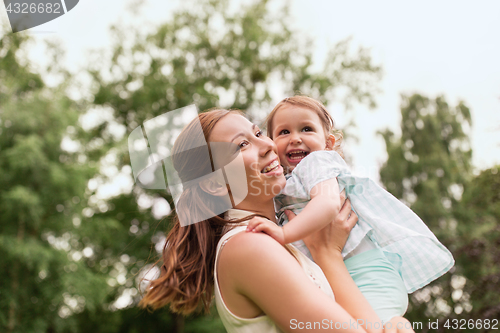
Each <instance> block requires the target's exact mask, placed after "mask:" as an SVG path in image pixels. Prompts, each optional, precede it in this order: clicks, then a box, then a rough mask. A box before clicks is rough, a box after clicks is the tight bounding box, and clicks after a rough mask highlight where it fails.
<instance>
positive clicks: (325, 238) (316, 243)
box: [285, 190, 358, 262]
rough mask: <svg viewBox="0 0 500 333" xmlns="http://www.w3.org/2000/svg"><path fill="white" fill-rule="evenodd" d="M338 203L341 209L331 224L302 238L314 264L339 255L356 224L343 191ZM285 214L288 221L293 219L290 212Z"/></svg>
mask: <svg viewBox="0 0 500 333" xmlns="http://www.w3.org/2000/svg"><path fill="white" fill-rule="evenodd" d="M340 201H341V202H343V205H342V208H341V209H340V212H339V214H338V215H337V216H336V217H335V219H334V220H333V221H332V223H330V224H329V225H327V226H326V227H325V228H323V229H321V230H319V231H317V232H315V233H314V234H312V235H310V236H308V237H306V238H304V243H305V244H306V246H307V248H308V249H309V251H310V252H311V255H312V256H313V258H314V260H315V261H316V262H317V261H318V260H319V259H320V257H322V256H323V255H327V256H329V255H332V253H333V254H334V255H335V254H338V255H341V253H342V249H343V248H344V245H345V242H346V241H347V237H349V233H350V232H351V229H352V228H353V227H354V225H355V224H356V222H358V216H357V215H356V214H355V213H354V212H353V211H352V209H351V202H350V201H349V199H347V200H346V198H345V190H344V191H342V192H341V193H340ZM285 214H287V217H288V219H289V220H291V219H293V218H294V217H295V214H294V213H292V212H291V211H285Z"/></svg>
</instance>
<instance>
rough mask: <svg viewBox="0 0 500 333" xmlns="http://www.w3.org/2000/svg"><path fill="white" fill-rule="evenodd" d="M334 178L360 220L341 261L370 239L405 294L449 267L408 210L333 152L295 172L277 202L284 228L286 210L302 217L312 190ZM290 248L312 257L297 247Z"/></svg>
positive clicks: (445, 254)
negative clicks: (395, 272) (397, 274)
mask: <svg viewBox="0 0 500 333" xmlns="http://www.w3.org/2000/svg"><path fill="white" fill-rule="evenodd" d="M332 178H337V181H338V183H339V187H340V191H342V190H343V189H345V190H346V194H347V197H349V199H350V201H351V204H352V207H353V210H354V211H355V212H356V214H357V215H358V223H357V224H356V225H355V226H354V228H353V229H352V231H351V233H350V235H349V238H348V239H347V242H346V244H345V247H344V250H343V252H342V254H343V255H344V257H345V256H346V255H348V254H349V253H350V252H352V251H353V249H355V248H356V247H357V246H358V245H359V244H360V243H361V241H362V239H363V238H365V236H368V237H369V238H370V239H371V240H372V241H373V242H374V243H376V244H377V246H378V247H380V248H381V249H382V250H383V251H384V253H385V255H386V256H387V259H388V260H389V261H390V262H391V263H392V264H393V265H394V266H395V267H396V268H398V269H399V271H400V273H401V277H402V278H403V281H404V283H405V286H406V289H407V291H408V292H409V293H411V292H414V291H415V290H417V289H420V288H422V287H423V286H425V285H427V284H428V283H429V282H431V281H433V280H435V279H437V278H438V277H440V276H441V275H443V274H445V273H446V272H447V271H448V270H449V269H450V268H451V267H453V265H454V260H453V256H452V255H451V253H450V251H448V249H446V247H444V245H443V244H441V243H440V242H439V240H438V239H437V238H436V236H435V235H434V234H433V233H432V232H431V231H430V230H429V228H428V227H427V226H426V225H425V223H424V222H423V221H422V220H421V219H420V218H419V217H418V216H417V215H416V214H415V213H414V212H413V211H412V210H411V209H410V208H408V207H407V206H406V205H405V204H403V203H402V202H400V201H399V200H398V199H397V198H395V197H394V196H392V195H391V194H390V193H389V192H387V191H386V190H384V189H383V188H382V187H380V186H379V185H377V184H376V183H375V182H374V181H372V180H371V179H369V178H366V177H358V176H355V175H352V174H351V172H350V170H349V167H348V166H347V164H346V163H345V161H344V159H343V158H342V157H341V156H340V155H339V154H338V153H337V152H335V151H326V150H324V151H316V152H313V153H310V154H309V155H308V156H306V157H305V158H304V159H303V160H302V161H301V162H300V163H299V164H298V165H297V166H296V167H295V169H294V170H293V171H292V173H291V175H289V177H288V178H287V183H286V186H285V188H284V189H283V190H282V191H281V193H280V195H278V196H277V197H276V199H275V203H276V209H277V211H278V213H277V216H278V221H279V224H281V225H284V224H286V223H287V222H288V221H287V219H286V215H285V214H284V211H285V209H290V210H292V211H294V213H296V214H298V213H300V212H301V211H302V209H303V208H304V207H305V206H306V205H307V203H308V202H309V200H310V199H311V197H310V194H309V193H310V192H311V190H312V188H313V187H314V186H315V185H316V184H318V183H320V182H322V181H325V180H328V179H332ZM294 245H295V246H296V247H298V248H299V250H301V251H302V252H304V253H306V254H307V255H310V254H309V251H308V250H307V248H306V247H305V245H304V244H303V243H302V242H301V241H299V242H296V243H294Z"/></svg>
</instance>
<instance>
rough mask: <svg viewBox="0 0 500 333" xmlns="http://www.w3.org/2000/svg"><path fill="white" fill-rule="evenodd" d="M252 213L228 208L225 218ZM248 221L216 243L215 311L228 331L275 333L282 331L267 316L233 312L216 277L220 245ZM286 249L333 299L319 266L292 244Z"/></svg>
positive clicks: (235, 217)
mask: <svg viewBox="0 0 500 333" xmlns="http://www.w3.org/2000/svg"><path fill="white" fill-rule="evenodd" d="M251 214H252V213H250V212H247V211H244V210H238V209H230V210H229V211H228V212H227V213H226V219H228V220H232V219H241V218H244V217H246V216H248V215H251ZM247 224H248V221H244V222H242V223H240V224H238V226H237V227H234V228H233V229H231V230H230V231H228V232H226V233H225V234H224V236H222V238H221V239H220V241H219V243H218V244H217V252H216V256H215V268H214V280H215V284H214V285H215V305H216V307H217V311H218V313H219V316H220V318H221V320H222V323H223V324H224V327H225V328H226V330H227V332H228V333H275V332H276V333H277V332H282V331H281V330H280V329H279V328H278V326H276V324H275V323H274V322H273V321H272V320H271V318H269V317H268V316H267V315H263V316H259V317H255V318H242V317H238V316H237V315H235V314H233V313H232V312H231V311H230V310H229V309H228V308H227V306H226V304H225V303H224V300H223V299H222V295H221V292H220V289H219V282H218V279H217V263H218V259H219V254H220V251H221V250H222V247H223V246H224V245H225V244H226V242H227V241H228V240H229V239H230V238H231V237H233V236H234V235H236V234H238V233H240V232H244V231H245V230H246V226H247ZM285 247H286V248H287V250H288V251H289V252H290V253H291V254H292V255H293V256H294V257H295V259H297V261H298V262H299V264H300V266H301V267H302V269H303V270H304V272H305V273H306V274H307V276H308V277H309V278H310V279H311V281H312V282H313V283H314V284H316V285H317V286H318V287H319V288H320V289H321V290H322V291H323V292H324V293H325V294H326V295H328V296H330V297H331V298H332V299H335V298H334V296H333V292H332V288H331V287H330V284H329V283H328V280H327V279H326V277H325V275H324V274H323V271H322V270H321V268H319V266H318V265H316V264H315V263H314V262H312V261H311V260H310V259H309V258H307V257H306V256H305V255H304V254H302V253H301V252H300V251H299V250H297V249H296V248H295V247H294V246H293V245H289V244H287V245H285Z"/></svg>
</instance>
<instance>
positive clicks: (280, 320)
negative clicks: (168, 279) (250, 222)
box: [218, 233, 366, 332]
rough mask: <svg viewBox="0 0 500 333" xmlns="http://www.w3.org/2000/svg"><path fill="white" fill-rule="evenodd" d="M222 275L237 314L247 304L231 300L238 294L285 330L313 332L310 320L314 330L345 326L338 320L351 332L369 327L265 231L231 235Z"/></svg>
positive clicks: (222, 258) (221, 265) (222, 257)
mask: <svg viewBox="0 0 500 333" xmlns="http://www.w3.org/2000/svg"><path fill="white" fill-rule="evenodd" d="M340 265H341V266H344V263H343V262H341V261H337V262H335V263H334V264H333V265H332V266H333V267H334V266H340ZM337 269H338V268H337ZM338 270H340V269H338ZM218 276H219V283H220V285H221V290H222V293H223V295H222V296H223V298H224V300H225V302H226V305H227V306H228V307H229V308H230V309H231V310H232V312H234V313H235V314H237V315H238V310H240V312H239V313H241V311H244V310H241V308H240V309H238V304H241V303H238V301H235V302H233V303H231V302H230V300H234V297H233V296H234V295H235V294H237V295H241V296H243V297H244V298H245V299H246V300H247V301H249V303H250V304H255V306H256V307H257V308H258V309H261V310H262V311H263V312H264V313H266V314H267V315H268V316H269V317H270V318H271V319H272V320H273V321H274V322H275V323H276V324H277V325H278V326H279V327H280V328H281V329H282V330H283V331H284V332H301V331H308V332H311V330H310V329H309V330H307V329H306V328H307V327H308V326H307V325H308V323H309V325H312V326H309V328H311V327H312V328H314V329H315V330H313V332H314V331H318V332H324V331H332V332H333V331H339V330H338V329H336V328H335V325H337V328H339V327H340V326H342V325H343V326H344V329H340V330H341V331H345V332H366V331H365V330H364V329H363V327H362V326H361V324H360V325H357V323H356V319H354V318H353V317H352V316H351V315H350V314H349V313H348V312H347V311H346V310H344V309H343V307H342V306H341V305H340V304H339V303H336V302H335V301H334V300H333V299H331V298H329V297H328V296H327V295H326V294H325V293H323V292H322V291H321V290H320V289H319V288H318V287H317V286H316V285H315V284H314V283H312V282H311V280H310V279H309V278H308V277H307V275H306V274H305V272H304V271H303V269H302V268H301V266H300V264H299V263H298V262H297V260H296V259H295V258H294V257H293V256H292V255H290V253H289V252H288V251H287V250H286V249H285V248H284V247H283V246H281V245H280V244H278V243H277V242H276V241H274V240H273V239H272V238H270V237H268V236H267V235H264V234H262V233H240V234H238V235H236V236H234V237H233V238H231V239H230V240H229V241H228V242H227V243H226V245H225V246H224V249H223V251H222V252H221V254H220V257H219V263H218ZM344 278H345V277H342V279H344ZM349 278H350V277H349ZM222 284H225V285H224V286H223V287H224V288H222ZM225 291H226V293H225V294H224V292H225ZM232 305H233V306H232Z"/></svg>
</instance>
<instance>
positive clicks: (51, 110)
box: [0, 34, 109, 332]
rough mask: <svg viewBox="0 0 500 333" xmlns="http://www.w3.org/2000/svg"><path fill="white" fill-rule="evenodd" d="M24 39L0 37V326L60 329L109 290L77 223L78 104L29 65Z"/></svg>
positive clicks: (85, 170) (86, 172) (82, 181)
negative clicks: (23, 53) (74, 147)
mask: <svg viewBox="0 0 500 333" xmlns="http://www.w3.org/2000/svg"><path fill="white" fill-rule="evenodd" d="M26 43H27V37H26V36H25V35H23V34H5V35H3V36H2V37H1V39H0V55H1V58H0V105H1V108H0V267H1V269H2V272H3V274H2V277H1V283H0V295H1V297H0V327H1V331H2V332H46V331H47V332H61V331H63V330H67V329H69V328H71V326H72V325H74V324H75V321H74V320H63V318H65V317H68V316H69V315H70V314H72V313H74V312H79V311H82V310H83V309H95V307H96V306H97V305H98V304H100V303H101V302H102V301H103V299H104V298H105V296H106V294H107V292H108V289H109V286H108V285H107V283H106V276H105V275H103V274H101V273H99V272H95V271H93V270H92V268H91V267H90V265H89V262H90V261H91V258H92V255H91V253H90V252H91V251H92V249H91V248H90V247H88V246H86V244H85V241H82V239H81V238H80V237H79V236H78V233H77V229H76V226H77V225H78V223H79V218H78V216H79V211H81V209H82V201H83V199H84V194H85V188H86V184H87V180H88V178H89V177H90V176H91V175H92V174H93V173H95V172H96V170H95V169H94V168H92V167H89V165H87V164H85V163H82V161H81V157H80V155H79V154H78V153H77V152H76V151H74V152H71V151H69V150H68V149H67V147H68V143H71V142H72V139H71V137H72V136H74V135H76V129H75V127H74V126H75V124H76V122H77V119H78V115H79V109H78V106H77V105H76V104H75V103H74V102H73V101H72V100H70V99H69V98H67V97H66V96H65V94H64V89H65V87H64V86H63V85H61V86H59V87H57V88H54V89H52V88H49V87H46V86H45V84H44V82H43V80H42V78H41V77H40V75H38V74H37V73H34V72H33V71H32V69H31V68H30V66H29V64H28V62H27V60H26V59H25V58H23V57H22V56H21V52H20V51H21V50H22V48H24V47H25V46H26ZM63 138H65V139H64V140H63ZM70 145H71V144H70ZM70 150H71V149H70ZM82 257H83V258H84V259H87V257H88V260H84V259H83V258H82Z"/></svg>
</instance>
